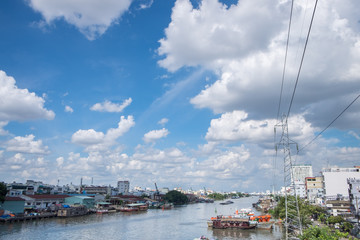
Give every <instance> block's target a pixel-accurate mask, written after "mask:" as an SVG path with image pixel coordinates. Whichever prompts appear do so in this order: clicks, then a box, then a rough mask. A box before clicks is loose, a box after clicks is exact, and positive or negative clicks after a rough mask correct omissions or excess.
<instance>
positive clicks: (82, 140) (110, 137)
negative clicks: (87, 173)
mask: <svg viewBox="0 0 360 240" xmlns="http://www.w3.org/2000/svg"><path fill="white" fill-rule="evenodd" d="M134 125H135V121H134V118H133V116H128V117H127V118H125V117H124V116H121V118H120V122H119V123H118V127H117V128H110V129H109V130H108V131H107V132H106V134H104V133H103V132H97V131H95V130H94V129H88V130H82V129H80V130H78V131H77V132H75V133H74V134H73V135H72V137H71V142H72V143H75V144H79V145H82V146H84V147H86V151H104V150H106V149H108V148H109V147H111V146H113V145H114V144H115V143H116V139H118V138H119V137H121V136H122V135H123V134H124V133H126V132H127V131H129V130H130V128H131V127H133V126H134Z"/></svg>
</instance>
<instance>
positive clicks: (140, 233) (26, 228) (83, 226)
mask: <svg viewBox="0 0 360 240" xmlns="http://www.w3.org/2000/svg"><path fill="white" fill-rule="evenodd" d="M233 201H234V203H233V204H230V205H220V204H219V203H220V202H218V201H216V202H215V203H197V204H189V205H187V206H182V207H176V208H174V209H171V210H161V209H149V210H148V211H147V212H139V213H122V212H118V213H110V214H103V215H99V214H93V215H88V216H82V217H74V218H65V219H64V218H63V219H60V218H50V219H43V220H37V221H30V222H20V223H5V224H0V239H17V240H22V239H24V240H25V239H30V240H31V239H34V240H38V239H96V240H98V239H102V240H105V239H124V240H126V239H130V240H131V239H156V240H169V239H171V240H187V239H189V240H193V239H194V238H199V237H200V236H206V237H207V238H209V239H218V240H234V239H251V240H260V239H269V240H273V239H282V232H281V228H280V227H279V226H276V227H275V229H273V230H271V231H270V230H260V229H251V230H239V229H233V230H227V229H226V230H224V229H212V228H208V226H207V220H208V219H210V217H213V216H216V215H217V214H223V215H230V214H234V213H235V211H236V209H241V208H250V207H251V206H252V205H251V204H252V203H254V202H256V201H257V198H256V197H249V198H240V199H234V200H233Z"/></svg>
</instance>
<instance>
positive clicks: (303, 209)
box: [269, 196, 326, 227]
mask: <svg viewBox="0 0 360 240" xmlns="http://www.w3.org/2000/svg"><path fill="white" fill-rule="evenodd" d="M288 198H289V201H293V200H294V198H295V197H294V196H288ZM298 204H299V211H300V216H301V224H302V225H303V227H306V226H308V225H310V224H311V220H310V219H311V218H312V217H313V215H314V214H316V215H321V214H323V213H325V212H326V210H325V209H323V208H321V207H317V206H313V205H310V204H308V203H307V202H305V201H304V200H303V199H300V198H298ZM291 210H292V209H291ZM291 210H290V211H291ZM293 211H294V210H293ZM269 213H270V214H272V215H273V216H274V217H275V218H281V219H284V218H285V197H280V199H279V202H278V204H277V206H276V207H275V208H274V209H273V210H272V211H269ZM296 215H297V213H296V212H293V213H292V214H289V216H291V217H292V216H296Z"/></svg>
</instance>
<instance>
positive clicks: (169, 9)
mask: <svg viewBox="0 0 360 240" xmlns="http://www.w3.org/2000/svg"><path fill="white" fill-rule="evenodd" d="M0 5H1V7H0V32H1V38H0V164H1V167H0V181H5V182H13V181H16V182H25V181H26V180H28V179H32V180H36V181H43V182H45V183H50V184H57V183H58V181H59V183H60V185H64V184H70V183H73V184H79V183H80V179H81V178H82V179H83V183H84V184H91V183H93V184H94V185H109V184H110V185H112V186H115V185H116V184H117V181H119V180H128V181H130V185H131V187H134V186H140V187H152V188H154V183H155V182H156V183H157V185H158V186H159V187H169V188H174V187H181V188H183V189H194V190H195V189H203V188H206V189H212V190H215V191H232V190H236V191H244V192H252V191H264V190H267V189H272V187H273V186H275V190H276V189H279V188H280V187H281V186H282V184H283V161H284V160H283V158H284V156H283V149H282V148H281V146H280V145H279V144H278V143H279V142H280V139H281V136H282V128H281V127H280V124H281V121H282V119H283V117H282V116H284V114H288V113H289V115H288V116H287V119H288V121H287V123H288V134H289V137H290V139H291V141H292V142H294V143H296V144H291V146H290V148H291V155H292V160H293V161H294V163H295V164H311V165H312V166H313V171H314V175H315V176H318V175H319V174H320V171H321V170H322V169H323V168H325V167H336V166H337V167H353V166H355V165H360V144H359V140H360V121H359V119H360V101H356V102H354V104H352V105H351V106H350V107H349V108H348V109H347V110H346V111H345V112H344V113H343V114H342V115H341V116H340V117H339V118H338V119H337V120H336V121H335V122H334V123H333V124H332V125H331V126H330V127H329V128H328V129H327V130H326V131H325V132H324V133H323V134H321V135H320V136H319V137H318V138H316V140H315V141H313V142H312V143H311V144H309V145H307V144H308V143H309V142H310V141H311V140H312V139H314V138H315V137H316V136H317V135H318V134H319V133H320V132H321V131H322V130H324V129H325V128H326V126H328V124H329V123H330V122H331V121H332V120H334V119H335V118H336V117H337V116H338V115H339V114H340V113H341V112H342V111H343V110H344V109H345V108H346V107H347V106H348V105H349V104H350V103H351V102H352V101H353V100H354V99H355V98H356V97H357V96H358V95H359V92H360V91H359V90H360V18H359V15H358V13H359V12H360V4H358V2H357V1H355V0H342V1H340V0H328V1H319V2H318V4H317V8H316V12H315V15H314V20H313V24H312V28H311V32H310V35H309V40H308V44H307V47H306V52H305V55H304V61H303V64H302V67H301V71H300V74H299V78H297V76H298V73H299V68H300V60H301V57H302V54H303V50H304V46H305V40H306V36H307V33H308V29H309V26H310V20H311V15H312V12H313V8H314V5H315V0H308V1H294V8H293V14H292V21H291V30H290V35H289V36H290V38H289V44H288V51H287V55H286V56H287V57H286V64H285V71H283V69H284V63H285V53H286V46H287V36H288V27H289V19H290V18H289V16H290V11H291V1H289V0H256V1H254V0H239V1H236V0H166V1H164V0H122V1H118V0H102V1H97V0H86V1H85V0H52V1H48V0H15V1H14V0H5V1H2V2H1V3H0ZM283 72H284V73H285V74H284V78H283V77H282V76H283ZM296 79H298V82H297V85H296V89H295V83H296ZM282 83H283V85H282ZM281 86H283V87H281ZM281 89H282V91H281ZM294 89H295V91H294ZM293 93H295V94H294V95H293ZM292 96H294V98H293V102H292V104H291V105H290V102H291V97H292ZM289 110H290V111H289ZM274 129H275V131H274ZM296 145H297V146H298V148H299V149H301V151H300V152H298V153H297V151H296V147H295V146H296ZM275 146H279V147H278V151H277V152H276V151H275ZM305 146H306V147H305ZM303 147H305V148H303Z"/></svg>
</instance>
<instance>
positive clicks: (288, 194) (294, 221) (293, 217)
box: [275, 115, 302, 239]
mask: <svg viewBox="0 0 360 240" xmlns="http://www.w3.org/2000/svg"><path fill="white" fill-rule="evenodd" d="M276 128H281V132H282V133H281V138H280V141H279V142H278V144H277V145H276V146H275V149H276V151H277V150H278V148H282V149H283V151H284V187H285V219H284V226H285V231H286V232H285V234H286V235H285V236H286V239H297V237H296V235H297V234H302V226H301V216H300V211H299V203H298V198H297V193H296V189H295V184H294V176H293V160H292V159H291V153H290V145H291V144H296V143H295V142H294V141H292V140H290V138H289V131H288V122H287V117H286V115H284V116H283V117H282V119H281V122H280V123H278V124H276V125H275V134H276ZM296 146H297V144H296Z"/></svg>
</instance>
